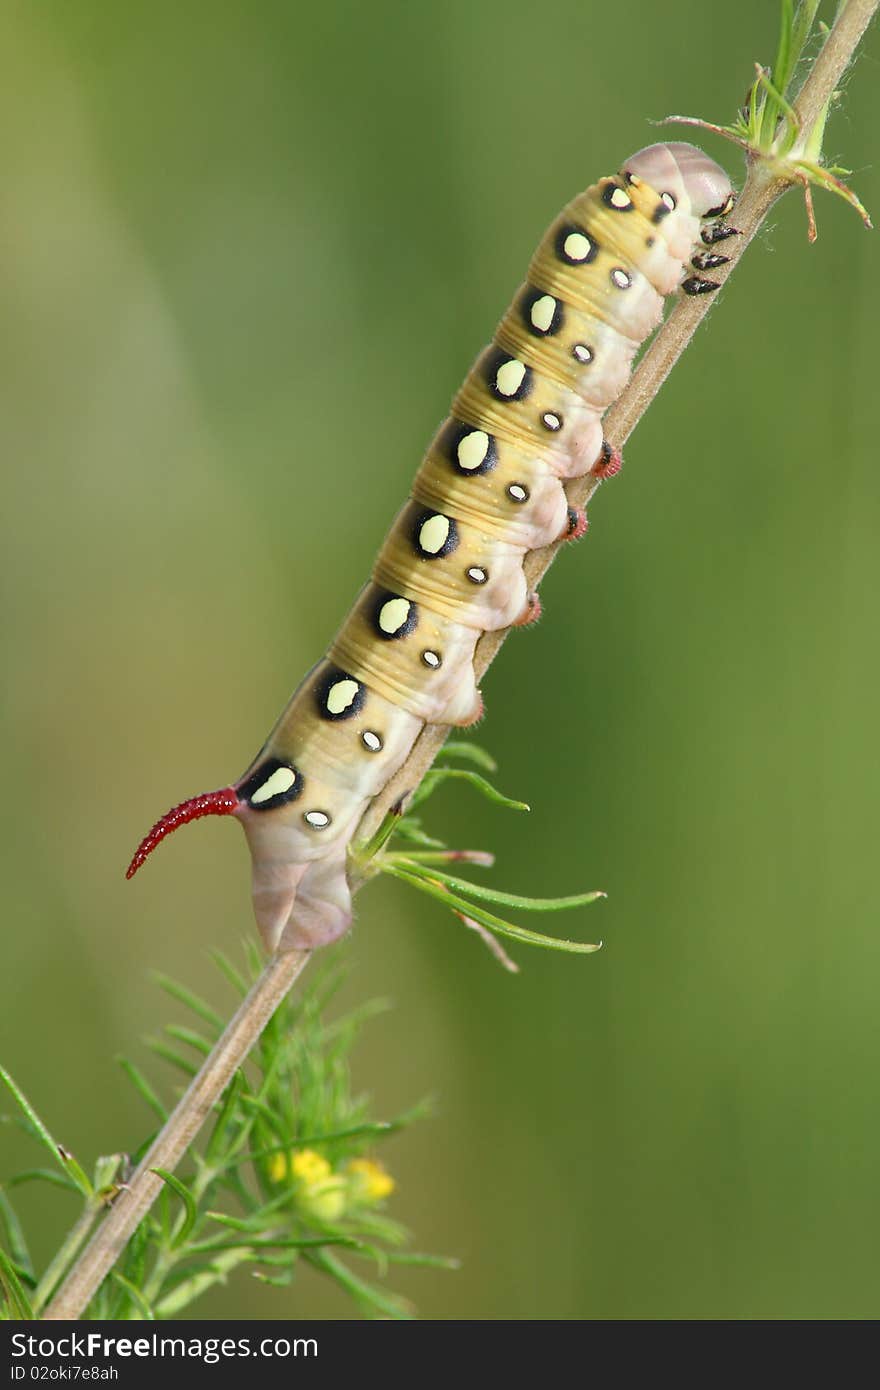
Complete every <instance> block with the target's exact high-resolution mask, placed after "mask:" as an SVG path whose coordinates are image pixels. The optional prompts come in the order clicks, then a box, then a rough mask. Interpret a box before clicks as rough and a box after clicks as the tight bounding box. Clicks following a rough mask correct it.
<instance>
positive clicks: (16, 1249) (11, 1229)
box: [0, 1175, 54, 1276]
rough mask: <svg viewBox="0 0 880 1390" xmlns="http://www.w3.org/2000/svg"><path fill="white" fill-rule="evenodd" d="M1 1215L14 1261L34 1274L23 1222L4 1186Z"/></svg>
mask: <svg viewBox="0 0 880 1390" xmlns="http://www.w3.org/2000/svg"><path fill="white" fill-rule="evenodd" d="M53 1176H54V1175H53ZM0 1216H2V1217H3V1224H4V1226H5V1227H6V1237H7V1240H8V1241H9V1250H10V1253H11V1255H12V1258H13V1261H14V1262H15V1264H17V1265H19V1266H20V1267H21V1269H23V1270H24V1271H25V1273H26V1274H28V1275H30V1276H33V1272H34V1266H33V1261H32V1260H31V1256H30V1251H29V1250H28V1247H27V1241H26V1240H25V1236H24V1231H23V1230H22V1226H21V1222H20V1221H19V1219H18V1216H17V1215H16V1212H15V1208H14V1207H13V1205H12V1203H11V1202H10V1200H9V1198H8V1197H7V1196H6V1193H5V1192H4V1191H3V1189H2V1188H0Z"/></svg>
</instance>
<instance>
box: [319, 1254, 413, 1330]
mask: <svg viewBox="0 0 880 1390" xmlns="http://www.w3.org/2000/svg"><path fill="white" fill-rule="evenodd" d="M305 1258H306V1259H307V1260H308V1262H309V1264H311V1265H314V1267H315V1268H316V1269H319V1270H321V1272H322V1273H323V1274H326V1275H328V1276H329V1277H330V1278H331V1279H333V1280H335V1282H336V1283H337V1284H341V1285H342V1287H343V1288H344V1289H345V1290H346V1291H347V1292H348V1293H350V1294H351V1295H352V1296H353V1297H354V1298H356V1299H357V1300H358V1301H359V1302H361V1303H364V1304H366V1305H367V1307H370V1308H374V1309H375V1310H376V1312H378V1313H381V1314H382V1316H383V1317H387V1318H394V1319H395V1320H396V1321H398V1322H401V1321H403V1322H408V1321H409V1320H410V1319H411V1318H412V1316H413V1314H412V1312H411V1311H410V1310H409V1308H408V1307H407V1306H406V1305H405V1304H404V1303H403V1301H402V1300H400V1299H396V1298H392V1297H389V1296H388V1295H387V1294H384V1293H382V1291H381V1289H377V1288H374V1287H373V1285H372V1284H368V1283H366V1281H365V1280H363V1279H359V1278H358V1277H357V1275H356V1274H353V1273H352V1272H351V1270H350V1269H349V1268H348V1266H347V1265H344V1264H342V1263H341V1261H339V1260H337V1259H334V1257H333V1256H332V1255H328V1254H326V1253H325V1252H324V1251H321V1252H320V1253H312V1254H308V1255H306V1257H305Z"/></svg>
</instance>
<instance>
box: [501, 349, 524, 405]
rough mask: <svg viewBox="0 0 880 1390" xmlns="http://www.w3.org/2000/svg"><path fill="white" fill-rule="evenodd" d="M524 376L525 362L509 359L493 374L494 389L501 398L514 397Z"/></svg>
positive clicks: (514, 358)
mask: <svg viewBox="0 0 880 1390" xmlns="http://www.w3.org/2000/svg"><path fill="white" fill-rule="evenodd" d="M525 374H526V364H525V362H520V361H519V360H518V359H517V358H516V357H511V358H510V360H509V361H508V362H504V363H503V364H502V365H501V366H500V367H499V368H498V371H497V372H496V373H495V387H496V390H498V391H499V392H500V393H501V395H502V396H515V395H516V393H517V391H518V390H519V388H520V387H521V386H522V384H523V380H524V379H525Z"/></svg>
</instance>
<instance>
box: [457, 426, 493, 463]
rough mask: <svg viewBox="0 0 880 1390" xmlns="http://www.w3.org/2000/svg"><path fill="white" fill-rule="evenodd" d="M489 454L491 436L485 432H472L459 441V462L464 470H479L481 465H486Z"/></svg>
mask: <svg viewBox="0 0 880 1390" xmlns="http://www.w3.org/2000/svg"><path fill="white" fill-rule="evenodd" d="M488 452H489V436H488V434H487V433H486V431H485V430H471V432H470V434H466V435H465V436H464V438H463V439H461V440H459V443H458V449H457V450H456V453H457V455H458V462H459V464H460V465H461V467H462V468H467V469H472V468H479V467H480V464H481V463H485V461H486V455H487V454H488Z"/></svg>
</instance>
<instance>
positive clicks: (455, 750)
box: [437, 739, 498, 772]
mask: <svg viewBox="0 0 880 1390" xmlns="http://www.w3.org/2000/svg"><path fill="white" fill-rule="evenodd" d="M437 757H438V758H464V760H465V761H466V762H471V763H475V764H476V766H477V767H481V768H482V769H483V771H484V772H497V771H498V764H497V763H496V761H495V759H494V758H493V757H492V755H491V753H487V752H486V750H485V748H481V747H480V745H479V744H478V743H465V742H464V741H463V740H461V739H451V740H449V741H448V742H447V743H444V745H443V747H442V748H441V749H440V752H439V753H438V754H437Z"/></svg>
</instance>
